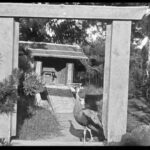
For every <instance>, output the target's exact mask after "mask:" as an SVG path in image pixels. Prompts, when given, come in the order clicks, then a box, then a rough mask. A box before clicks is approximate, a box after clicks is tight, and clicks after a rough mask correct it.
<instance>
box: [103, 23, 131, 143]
mask: <svg viewBox="0 0 150 150" xmlns="http://www.w3.org/2000/svg"><path fill="white" fill-rule="evenodd" d="M107 29H108V32H107V40H106V52H105V71H104V75H105V77H104V92H103V95H104V98H103V114H102V115H103V117H102V118H103V119H102V122H103V126H104V133H105V136H106V138H107V141H108V142H118V141H120V140H121V137H122V135H123V134H125V133H126V126H127V106H128V80H129V58H130V38H131V21H113V22H112V26H111V25H107ZM107 44H108V45H107Z"/></svg>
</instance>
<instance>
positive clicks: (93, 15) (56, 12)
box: [0, 3, 148, 20]
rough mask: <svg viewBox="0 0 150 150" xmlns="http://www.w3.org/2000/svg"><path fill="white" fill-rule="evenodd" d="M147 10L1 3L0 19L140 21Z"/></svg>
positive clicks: (145, 7)
mask: <svg viewBox="0 0 150 150" xmlns="http://www.w3.org/2000/svg"><path fill="white" fill-rule="evenodd" d="M147 8H148V7H147V6H141V7H114V6H90V5H48V4H26V3H1V4H0V17H39V18H40V17H41V18H75V19H111V20H112V19H119V20H140V19H142V17H143V15H144V14H145V12H146V9H147Z"/></svg>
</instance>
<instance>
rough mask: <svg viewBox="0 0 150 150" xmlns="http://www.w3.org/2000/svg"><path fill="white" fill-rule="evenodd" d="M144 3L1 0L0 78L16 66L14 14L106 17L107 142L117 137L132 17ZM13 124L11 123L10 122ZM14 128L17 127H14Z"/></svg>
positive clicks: (122, 129) (122, 126) (122, 122)
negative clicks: (17, 0)
mask: <svg viewBox="0 0 150 150" xmlns="http://www.w3.org/2000/svg"><path fill="white" fill-rule="evenodd" d="M147 9H148V7H147V6H142V7H112V6H89V5H47V4H21V3H19V4H18V3H1V4H0V27H1V30H0V56H1V60H2V61H1V62H0V70H1V71H0V80H2V79H4V78H5V77H7V76H8V74H11V72H12V69H13V68H16V67H17V66H18V41H19V24H18V22H15V20H14V18H16V17H36V18H37V17H38V18H72V19H103V20H108V21H109V24H107V32H106V33H107V35H106V49H105V70H104V91H103V114H102V115H103V116H102V122H103V126H104V133H105V136H106V138H107V141H108V142H112V141H114V142H117V141H120V139H121V137H122V135H123V134H125V133H126V126H127V104H128V79H129V58H130V38H131V21H132V20H141V19H142V17H143V15H144V14H145V12H146V10H147ZM12 127H14V123H13V122H12ZM15 128H16V127H15Z"/></svg>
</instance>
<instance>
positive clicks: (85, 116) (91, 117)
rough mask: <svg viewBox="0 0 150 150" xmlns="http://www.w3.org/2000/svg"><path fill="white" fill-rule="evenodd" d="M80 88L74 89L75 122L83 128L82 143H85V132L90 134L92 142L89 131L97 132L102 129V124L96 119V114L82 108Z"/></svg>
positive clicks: (82, 100) (83, 102)
mask: <svg viewBox="0 0 150 150" xmlns="http://www.w3.org/2000/svg"><path fill="white" fill-rule="evenodd" d="M80 89H82V87H79V88H77V89H76V100H75V106H74V110H73V114H74V118H75V120H76V121H77V122H78V123H79V124H80V125H82V126H84V131H83V135H84V139H83V142H84V143H85V141H86V140H85V139H86V132H87V131H89V133H90V137H91V139H90V141H93V136H92V132H91V130H94V131H95V132H97V133H98V132H99V131H100V129H102V123H101V121H100V118H99V117H98V112H97V111H94V110H91V109H89V108H86V107H84V104H85V101H84V98H80V96H79V94H78V93H79V91H80Z"/></svg>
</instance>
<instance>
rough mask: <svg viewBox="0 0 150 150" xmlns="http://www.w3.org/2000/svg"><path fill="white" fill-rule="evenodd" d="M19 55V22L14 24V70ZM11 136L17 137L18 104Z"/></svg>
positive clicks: (13, 116)
mask: <svg viewBox="0 0 150 150" xmlns="http://www.w3.org/2000/svg"><path fill="white" fill-rule="evenodd" d="M18 55H19V22H14V49H13V63H12V65H13V69H16V68H18ZM11 117H12V121H11V122H12V124H11V136H16V129H17V104H15V106H14V112H13V113H12V114H11Z"/></svg>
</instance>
